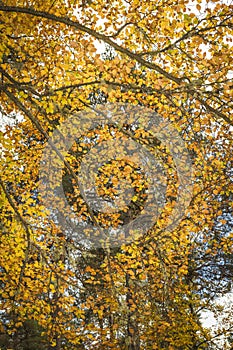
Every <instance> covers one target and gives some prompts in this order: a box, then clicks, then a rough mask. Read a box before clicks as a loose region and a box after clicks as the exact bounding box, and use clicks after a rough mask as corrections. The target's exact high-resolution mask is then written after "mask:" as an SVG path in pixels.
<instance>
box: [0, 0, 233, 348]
mask: <svg viewBox="0 0 233 350" xmlns="http://www.w3.org/2000/svg"><path fill="white" fill-rule="evenodd" d="M232 18H233V7H232V4H229V3H228V4H227V3H226V2H225V1H223V2H222V1H214V0H213V1H206V2H204V1H200V0H197V1H195V2H189V1H186V0H180V1H177V2H175V1H170V0H161V1H152V0H149V1H148V0H140V1H138V0H120V1H109V2H103V1H100V0H82V1H81V0H80V1H79V0H73V1H72V0H67V1H61V0H57V1H56V0H55V1H54V0H48V1H39V0H35V1H33V0H32V1H29V0H25V1H23V0H4V1H0V74H1V81H0V96H1V97H0V120H1V121H2V122H1V124H2V127H1V131H0V135H1V178H0V188H1V192H0V200H1V226H0V229H1V231H0V349H2V350H7V349H17V350H23V349H37V350H39V349H41V350H42V349H43V350H44V349H45V350H47V349H48V350H51V349H56V350H60V349H64V350H65V349H66V350H73V349H96V350H97V349H100V350H101V349H103V350H105V349H119V350H139V349H140V350H141V349H142V350H152V349H158V350H162V349H164V350H165V349H166V350H181V349H182V350H194V349H198V350H203V349H209V350H210V349H217V346H220V348H222V349H231V346H232V345H231V336H232V334H231V332H232V328H233V324H232V321H231V318H230V315H231V311H232V310H230V311H229V310H228V312H229V314H224V318H223V320H222V323H221V325H219V327H218V329H216V330H215V332H212V331H211V330H210V329H207V328H205V327H204V326H203V324H202V321H201V316H202V313H203V312H204V311H206V310H212V311H214V312H215V313H216V314H217V313H218V312H221V310H220V309H218V308H217V307H216V304H215V300H216V297H219V296H221V295H224V294H225V293H227V292H230V291H231V281H232V257H233V255H232V254H233V251H232V238H233V232H232V226H233V222H232V207H233V183H232V179H233V173H232V161H233V159H232V130H233V118H232V87H233V83H232V64H233V59H232V57H233V46H232V38H233V32H232V29H233V21H232ZM121 104H123V105H127V106H130V108H131V107H132V108H137V107H138V108H146V109H147V110H151V113H156V115H158V116H160V118H161V119H162V120H164V122H166V123H169V124H171V125H172V127H173V128H174V130H176V132H178V133H179V135H180V137H181V138H182V140H183V142H184V145H185V147H186V149H187V150H188V153H189V159H190V163H188V164H189V167H190V168H189V170H190V171H189V172H188V169H185V171H186V172H188V173H189V175H190V179H191V185H190V189H191V192H190V193H189V195H190V200H189V202H188V204H187V207H185V211H184V215H183V216H182V219H181V220H178V222H177V224H176V225H173V227H172V230H169V229H168V227H167V226H166V225H167V222H168V221H167V220H168V218H169V216H170V214H171V213H172V211H173V210H174V208H175V205H176V202H177V195H178V180H177V177H178V175H177V169H176V168H175V165H176V164H175V162H174V157H173V156H172V154H171V152H170V151H169V149H167V148H166V147H165V145H164V143H163V142H161V140H160V139H159V137H158V138H156V137H154V135H153V133H152V132H150V129H149V128H147V130H145V129H144V125H143V122H140V119H138V120H139V122H138V120H137V121H135V120H133V119H132V118H131V115H130V112H127V113H129V114H128V115H129V119H128V122H127V123H123V124H122V125H121V124H119V121H118V119H117V118H115V119H114V122H113V123H112V124H109V125H102V126H101V125H100V126H96V127H95V128H90V130H88V131H87V132H86V133H85V134H83V135H80V137H77V138H76V139H75V142H73V144H72V147H70V149H69V150H68V152H67V154H66V155H65V157H64V159H63V167H62V169H61V170H62V172H63V175H62V184H63V188H64V193H65V196H66V198H67V201H68V203H69V205H70V207H71V208H72V211H73V213H74V214H75V215H76V217H77V218H79V219H82V220H83V221H84V222H86V223H87V224H92V225H93V226H98V227H100V228H101V229H103V228H104V229H106V228H109V227H118V228H119V227H120V228H121V227H123V225H124V224H126V223H128V222H130V221H132V220H134V219H135V218H136V217H137V216H138V215H139V214H140V213H141V212H142V210H143V208H144V205H145V202H146V200H147V198H148V193H149V192H148V191H149V187H150V186H149V185H150V184H149V181H148V179H147V176H146V173H145V172H144V171H143V170H142V169H141V168H140V167H138V166H137V165H136V162H135V159H133V158H132V159H131V160H130V159H123V160H122V159H115V160H114V159H113V160H112V159H109V161H108V162H105V163H104V164H103V165H102V166H100V167H99V169H98V171H97V173H96V174H95V175H96V178H95V184H96V188H97V193H98V195H99V196H100V197H102V198H103V199H105V200H106V201H109V202H111V201H113V200H115V199H116V198H117V196H118V189H119V184H120V183H122V181H123V184H124V186H125V187H124V188H125V189H126V188H132V191H133V192H132V193H133V194H132V196H131V200H130V201H129V203H127V204H125V205H123V206H122V207H121V210H119V211H114V212H112V213H110V214H109V213H104V212H102V211H98V210H94V209H93V210H92V209H91V207H90V206H89V205H88V203H86V202H85V198H84V196H83V195H82V191H80V189H79V186H78V178H79V169H80V164H81V161H83V160H84V159H86V158H85V157H86V156H87V155H88V153H89V152H90V151H91V149H92V148H93V147H98V145H101V144H102V143H104V142H109V141H111V140H116V139H118V140H121V141H119V149H120V145H121V143H122V142H123V141H124V140H126V139H128V138H131V139H133V140H134V142H135V143H137V144H138V145H140V147H144V149H146V150H147V151H148V152H150V154H152V155H153V156H154V157H155V158H158V159H159V161H160V162H161V163H163V166H164V169H165V170H164V171H165V174H166V177H167V183H166V186H167V187H166V193H165V194H166V200H165V203H163V204H164V205H165V208H164V210H163V211H161V213H160V214H161V215H160V216H159V217H158V219H157V220H156V221H155V222H154V224H153V226H152V227H151V228H150V229H149V230H148V231H146V232H143V234H140V235H134V236H133V239H131V240H130V241H126V242H123V241H121V240H119V242H120V244H114V245H112V244H111V242H110V241H109V240H108V239H107V238H106V239H105V240H100V241H98V243H100V244H98V245H95V244H93V240H92V242H91V244H90V241H88V236H87V242H89V243H87V244H85V242H86V241H85V242H84V240H78V239H77V237H76V236H72V234H70V233H69V234H68V231H66V230H65V229H64V226H63V227H62V226H61V225H60V224H59V222H61V220H65V217H66V212H65V210H63V208H62V205H61V203H60V202H59V200H58V202H57V212H55V211H54V213H52V214H53V215H51V213H50V212H49V208H48V207H47V206H46V204H45V203H44V202H43V198H42V197H43V196H42V193H41V191H40V189H41V188H42V187H43V186H46V181H45V180H44V178H43V176H41V174H43V169H42V168H43V166H42V164H41V159H43V152H44V150H45V149H46V147H48V145H51V144H50V143H49V142H50V141H49V140H51V138H52V136H53V133H54V132H55V130H60V131H61V130H62V129H61V126H62V125H66V124H68V121H69V120H70V118H71V117H72V116H74V115H76V116H79V115H80V116H81V115H86V116H87V118H89V117H90V115H91V116H92V117H93V115H94V116H95V114H94V113H96V110H97V109H99V110H100V111H101V108H102V109H103V110H106V108H108V106H120V105H121ZM111 108H112V107H111ZM118 112H119V110H118V111H117V110H116V112H115V113H116V116H117V113H118ZM85 113H86V114H85ZM96 118H97V117H96ZM97 119H98V118H97ZM88 120H89V119H88ZM59 127H60V129H59ZM80 128H81V123H80ZM161 133H162V131H161ZM51 147H54V148H53V151H54V152H55V153H56V154H58V151H57V149H56V145H55V146H54V145H51ZM173 151H174V154H178V155H179V148H178V149H177V150H173ZM179 157H180V155H179ZM100 161H101V159H98V152H97V153H96V162H97V163H98V162H100ZM51 166H52V164H51ZM47 175H48V176H49V174H48V173H46V174H44V176H47ZM181 185H182V184H181ZM184 185H185V184H184V183H183V186H184ZM41 186H42V187H41ZM50 190H51V188H50V189H48V190H47V192H46V193H47V194H48V195H50V192H49V191H50ZM56 215H57V216H56ZM58 215H60V216H59V220H60V221H59V220H58ZM61 216H62V218H61ZM219 342H220V345H219Z"/></svg>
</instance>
